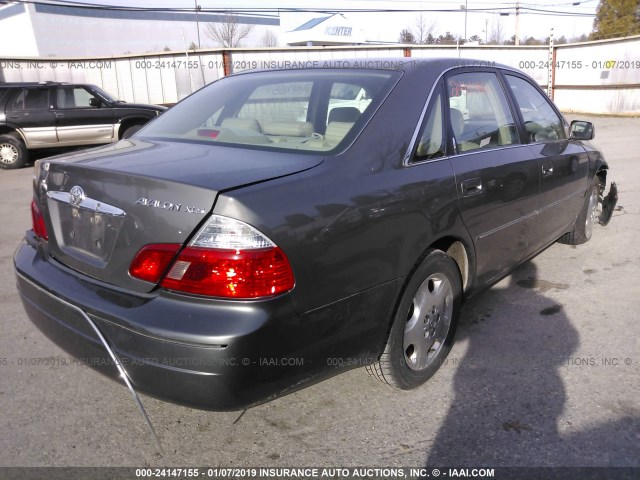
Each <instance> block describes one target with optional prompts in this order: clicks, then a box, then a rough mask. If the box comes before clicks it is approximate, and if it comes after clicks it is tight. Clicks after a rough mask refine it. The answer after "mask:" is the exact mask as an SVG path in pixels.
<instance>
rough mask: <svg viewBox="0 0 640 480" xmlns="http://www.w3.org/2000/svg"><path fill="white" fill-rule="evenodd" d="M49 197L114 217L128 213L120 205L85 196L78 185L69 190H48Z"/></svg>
mask: <svg viewBox="0 0 640 480" xmlns="http://www.w3.org/2000/svg"><path fill="white" fill-rule="evenodd" d="M76 189H78V190H79V191H80V192H78V191H77V190H76ZM79 193H81V195H79ZM47 197H49V198H50V199H51V200H55V201H56V202H60V203H66V204H67V205H70V206H72V207H77V208H80V209H82V210H87V211H90V212H95V213H102V214H104V215H110V216H112V217H124V216H125V215H126V212H125V211H124V210H122V209H120V208H118V207H114V206H113V205H109V204H108V203H104V202H100V201H98V200H94V199H93V198H88V197H85V195H84V191H82V188H80V187H78V186H77V185H76V186H74V187H72V188H71V191H69V192H57V191H53V192H47Z"/></svg>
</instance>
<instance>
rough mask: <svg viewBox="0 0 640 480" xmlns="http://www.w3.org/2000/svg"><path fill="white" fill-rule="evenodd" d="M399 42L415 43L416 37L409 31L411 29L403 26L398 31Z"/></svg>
mask: <svg viewBox="0 0 640 480" xmlns="http://www.w3.org/2000/svg"><path fill="white" fill-rule="evenodd" d="M399 42H400V43H416V37H414V36H413V33H411V30H409V29H408V28H405V29H404V30H402V31H401V32H400V39H399Z"/></svg>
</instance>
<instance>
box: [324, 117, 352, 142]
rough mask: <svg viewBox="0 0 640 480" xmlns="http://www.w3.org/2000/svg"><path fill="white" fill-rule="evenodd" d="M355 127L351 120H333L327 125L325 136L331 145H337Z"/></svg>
mask: <svg viewBox="0 0 640 480" xmlns="http://www.w3.org/2000/svg"><path fill="white" fill-rule="evenodd" d="M351 127H353V123H349V122H331V123H330V124H329V125H327V130H326V131H325V133H324V138H325V139H326V140H327V143H329V144H331V145H337V144H338V143H340V142H341V141H342V139H343V138H344V137H345V136H346V135H347V133H349V130H351Z"/></svg>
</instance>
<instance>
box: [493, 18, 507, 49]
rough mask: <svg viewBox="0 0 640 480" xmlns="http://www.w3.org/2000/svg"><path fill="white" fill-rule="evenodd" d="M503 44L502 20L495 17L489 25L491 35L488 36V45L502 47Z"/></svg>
mask: <svg viewBox="0 0 640 480" xmlns="http://www.w3.org/2000/svg"><path fill="white" fill-rule="evenodd" d="M502 42H504V25H503V24H502V19H501V18H500V17H496V19H495V21H494V22H493V24H492V25H491V35H489V45H502Z"/></svg>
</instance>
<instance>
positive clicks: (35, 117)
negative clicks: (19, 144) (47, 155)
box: [6, 86, 58, 148]
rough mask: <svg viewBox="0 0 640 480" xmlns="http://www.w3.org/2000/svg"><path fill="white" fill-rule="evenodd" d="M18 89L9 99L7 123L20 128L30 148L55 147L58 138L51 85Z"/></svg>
mask: <svg viewBox="0 0 640 480" xmlns="http://www.w3.org/2000/svg"><path fill="white" fill-rule="evenodd" d="M16 90H17V92H16V93H14V96H13V99H9V100H8V101H7V109H6V116H7V124H9V125H12V126H15V127H17V128H19V129H20V131H21V132H22V134H23V135H24V138H25V140H26V142H27V147H28V148H38V147H48V146H51V147H55V146H56V145H57V143H58V138H57V137H56V125H55V124H56V121H55V117H54V115H53V108H52V106H51V99H50V95H49V87H45V86H33V87H24V88H21V89H16Z"/></svg>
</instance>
